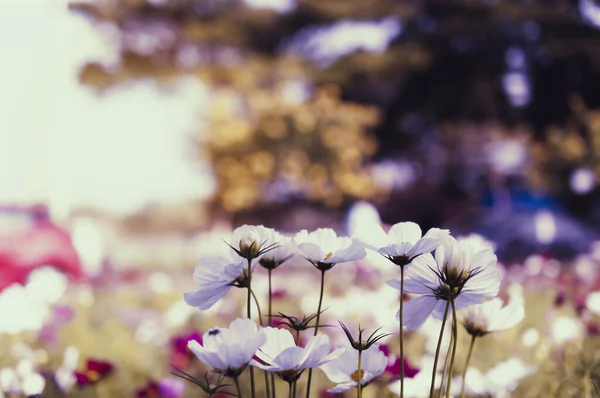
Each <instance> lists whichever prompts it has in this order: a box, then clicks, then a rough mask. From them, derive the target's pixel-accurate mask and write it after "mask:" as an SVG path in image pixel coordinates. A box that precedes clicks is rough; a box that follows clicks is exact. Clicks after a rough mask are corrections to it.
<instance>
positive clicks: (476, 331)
mask: <svg viewBox="0 0 600 398" xmlns="http://www.w3.org/2000/svg"><path fill="white" fill-rule="evenodd" d="M502 304H503V303H502V299H500V298H498V297H496V298H493V299H491V300H488V301H484V302H483V303H482V304H475V305H471V306H469V307H467V308H465V309H464V310H463V313H462V317H461V318H462V323H463V325H464V326H465V329H466V330H467V332H468V333H469V334H470V335H471V336H475V337H481V336H484V335H486V334H488V333H492V332H500V331H502V330H506V329H510V328H512V327H513V326H515V325H516V324H517V323H519V322H521V321H522V320H523V318H524V317H525V309H524V308H523V303H522V302H521V301H513V302H511V303H510V304H508V305H506V306H504V307H502Z"/></svg>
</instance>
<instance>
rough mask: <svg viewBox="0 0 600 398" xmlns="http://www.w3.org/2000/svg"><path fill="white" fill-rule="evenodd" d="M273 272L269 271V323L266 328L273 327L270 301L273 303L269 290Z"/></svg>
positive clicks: (271, 293) (271, 292)
mask: <svg viewBox="0 0 600 398" xmlns="http://www.w3.org/2000/svg"><path fill="white" fill-rule="evenodd" d="M272 271H273V270H272V269H269V314H268V318H269V323H268V325H267V326H273V311H272V307H271V306H272V301H273V290H271V272H272Z"/></svg>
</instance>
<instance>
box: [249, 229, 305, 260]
mask: <svg viewBox="0 0 600 398" xmlns="http://www.w3.org/2000/svg"><path fill="white" fill-rule="evenodd" d="M266 239H267V242H269V243H271V244H272V245H273V244H274V247H273V248H272V249H270V250H268V251H267V252H265V253H264V254H263V255H262V256H260V259H259V260H258V263H259V264H260V265H261V266H263V267H264V268H266V269H271V270H273V269H275V268H277V267H279V266H280V265H282V264H283V263H285V262H287V261H288V260H290V259H291V258H292V257H294V255H296V254H298V248H297V247H296V244H295V243H294V241H293V240H292V238H290V237H289V236H285V235H282V234H280V233H279V232H277V231H275V230H274V229H271V230H269V231H268V232H267V233H266Z"/></svg>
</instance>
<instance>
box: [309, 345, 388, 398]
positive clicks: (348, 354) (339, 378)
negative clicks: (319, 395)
mask: <svg viewBox="0 0 600 398" xmlns="http://www.w3.org/2000/svg"><path fill="white" fill-rule="evenodd" d="M387 362H388V360H387V357H386V356H385V354H384V353H383V352H382V351H381V350H380V349H379V346H378V345H377V344H375V345H372V346H371V347H369V349H367V350H365V351H363V352H362V358H361V366H360V375H359V372H358V351H357V350H354V349H351V348H347V349H345V352H344V353H343V354H342V355H341V356H339V357H338V358H337V359H334V360H333V361H331V362H328V363H326V364H323V365H321V366H320V369H321V370H322V371H323V372H325V375H327V378H328V379H329V380H330V381H331V382H333V383H336V384H337V385H336V386H335V387H333V388H330V389H329V390H327V391H328V392H331V393H339V392H344V391H347V390H350V389H352V388H356V387H357V385H358V380H359V379H360V381H361V385H363V386H366V385H367V384H369V383H370V382H371V380H373V379H374V378H375V377H377V376H379V375H380V374H382V373H383V372H384V371H385V368H386V366H387Z"/></svg>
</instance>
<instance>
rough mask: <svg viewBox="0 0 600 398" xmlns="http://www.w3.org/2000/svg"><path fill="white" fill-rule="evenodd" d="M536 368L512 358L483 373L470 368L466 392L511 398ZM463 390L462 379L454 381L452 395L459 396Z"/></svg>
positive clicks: (458, 378) (466, 378)
mask: <svg viewBox="0 0 600 398" xmlns="http://www.w3.org/2000/svg"><path fill="white" fill-rule="evenodd" d="M536 370H537V368H536V367H535V366H529V365H526V364H525V363H524V362H523V361H521V360H520V359H519V358H510V359H508V360H506V361H503V362H500V363H498V364H496V365H495V366H494V367H492V368H491V369H490V370H488V371H487V372H486V373H482V372H481V371H480V370H479V369H476V368H474V367H469V368H468V369H467V375H466V377H465V380H466V385H465V392H466V393H467V394H468V395H477V396H480V395H487V396H492V397H502V396H506V397H510V396H511V395H510V393H511V392H512V391H513V390H514V389H516V388H517V387H518V385H519V383H520V382H521V380H523V379H525V378H527V377H528V376H530V375H532V374H533V373H535V371H536ZM461 388H462V377H457V378H455V379H453V382H452V394H453V395H455V396H458V395H459V394H460V390H461Z"/></svg>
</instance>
